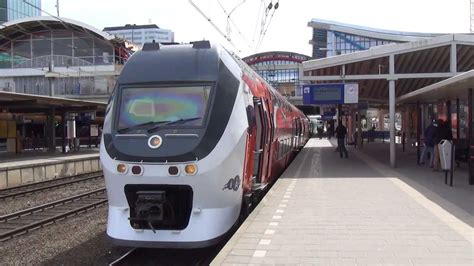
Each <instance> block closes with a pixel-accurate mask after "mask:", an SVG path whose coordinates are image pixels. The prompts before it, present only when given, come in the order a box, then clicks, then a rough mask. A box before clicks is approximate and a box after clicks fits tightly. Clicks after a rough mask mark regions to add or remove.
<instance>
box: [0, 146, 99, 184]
mask: <svg viewBox="0 0 474 266" xmlns="http://www.w3.org/2000/svg"><path fill="white" fill-rule="evenodd" d="M100 169H101V165H100V161H99V149H98V148H87V149H83V150H82V151H80V152H74V153H68V154H62V153H60V152H56V153H46V152H27V153H23V154H6V153H4V154H1V155H0V189H2V188H8V187H14V186H18V185H22V184H26V183H33V182H38V181H42V180H47V179H53V178H57V177H63V176H71V175H76V174H82V173H89V172H94V171H98V170H100Z"/></svg>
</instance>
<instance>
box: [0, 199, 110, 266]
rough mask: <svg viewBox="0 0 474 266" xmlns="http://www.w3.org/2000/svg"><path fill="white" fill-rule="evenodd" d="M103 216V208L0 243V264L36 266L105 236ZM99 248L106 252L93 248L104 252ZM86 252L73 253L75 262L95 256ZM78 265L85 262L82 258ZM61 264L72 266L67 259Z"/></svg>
mask: <svg viewBox="0 0 474 266" xmlns="http://www.w3.org/2000/svg"><path fill="white" fill-rule="evenodd" d="M106 217H107V207H105V206H104V207H99V208H97V209H95V210H91V211H89V212H87V213H84V214H81V215H79V216H76V217H71V218H68V219H66V220H63V221H61V222H58V224H54V225H49V226H47V227H45V228H41V229H38V230H35V231H33V232H31V233H30V234H28V235H23V236H19V237H17V238H14V239H12V240H9V241H7V242H3V243H2V242H0V254H2V256H0V265H39V264H42V263H44V262H46V261H48V260H51V259H53V258H54V257H55V256H58V255H60V254H61V253H63V252H66V251H67V250H69V249H71V248H73V247H76V246H78V245H81V244H82V243H84V242H85V241H88V240H90V239H94V238H97V237H100V236H101V235H104V236H105V229H106ZM102 249H107V247H106V246H103V247H97V252H101V254H102V253H105V254H106V253H108V252H107V251H106V250H105V251H104V250H102ZM90 252H91V251H88V253H89V254H77V256H78V258H79V259H81V257H82V258H87V257H91V258H93V257H94V256H95V255H94V254H90ZM76 259H77V258H76ZM72 260H73V258H71V261H72ZM82 262H85V261H84V260H83V259H82ZM61 264H62V265H73V264H75V263H73V264H71V263H69V262H68V259H64V260H63V261H62V262H61ZM77 265H78V264H77ZM83 265H85V264H83ZM102 265H103V264H102Z"/></svg>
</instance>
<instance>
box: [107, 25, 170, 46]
mask: <svg viewBox="0 0 474 266" xmlns="http://www.w3.org/2000/svg"><path fill="white" fill-rule="evenodd" d="M104 31H105V32H108V33H110V34H114V35H116V36H118V37H120V38H123V39H126V40H128V41H131V42H133V43H135V44H137V45H139V46H142V45H143V44H144V43H149V42H153V41H155V42H158V43H172V42H174V32H172V31H171V30H165V29H160V28H159V27H158V26H157V25H156V24H148V25H136V24H133V25H131V24H126V25H125V26H119V27H106V28H104Z"/></svg>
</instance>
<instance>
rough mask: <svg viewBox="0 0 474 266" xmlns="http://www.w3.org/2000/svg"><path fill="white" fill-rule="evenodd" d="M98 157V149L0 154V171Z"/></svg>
mask: <svg viewBox="0 0 474 266" xmlns="http://www.w3.org/2000/svg"><path fill="white" fill-rule="evenodd" d="M98 156H99V149H98V148H84V149H82V150H81V151H80V152H71V153H66V154H63V153H60V152H53V153H48V152H25V153H21V154H8V153H2V154H1V155H0V169H5V168H9V167H17V166H20V165H21V166H24V167H27V166H31V165H37V164H43V163H52V162H62V161H67V160H78V159H87V158H94V157H98Z"/></svg>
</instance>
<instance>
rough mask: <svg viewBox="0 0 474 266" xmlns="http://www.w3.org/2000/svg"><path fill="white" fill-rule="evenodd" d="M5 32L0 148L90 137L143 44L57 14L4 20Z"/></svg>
mask: <svg viewBox="0 0 474 266" xmlns="http://www.w3.org/2000/svg"><path fill="white" fill-rule="evenodd" d="M0 37H1V38H0V93H1V100H0V151H10V152H21V151H22V150H38V149H39V150H45V149H49V150H56V144H61V146H62V150H63V152H64V151H65V150H66V146H67V143H68V142H69V143H71V141H75V140H76V139H78V140H79V144H80V143H81V142H82V143H83V142H84V140H85V141H86V142H87V141H88V142H89V144H90V143H91V134H90V132H91V128H93V129H94V130H93V131H94V132H97V128H98V127H99V126H100V124H101V123H102V120H101V119H102V117H103V115H104V110H105V103H106V102H107V100H108V98H109V97H110V94H111V93H112V91H113V88H114V86H115V82H116V79H117V77H118V75H119V74H120V72H121V70H122V68H123V65H124V64H125V62H126V61H127V59H128V57H129V56H130V55H131V54H132V52H133V50H134V49H136V48H137V47H136V46H134V45H133V44H131V43H129V42H127V41H126V40H124V39H121V38H118V37H115V36H113V35H110V34H108V33H106V32H103V31H100V30H98V29H96V28H94V27H92V26H89V25H87V24H84V23H82V22H78V21H75V20H72V19H67V18H54V17H27V18H22V19H17V20H14V21H9V22H6V23H4V24H2V25H1V26H0ZM45 96H47V97H45ZM66 125H67V126H66ZM96 134H97V133H95V135H96ZM66 137H67V139H66ZM56 138H57V139H56ZM97 139H98V136H95V138H94V141H97ZM76 146H77V145H76Z"/></svg>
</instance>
